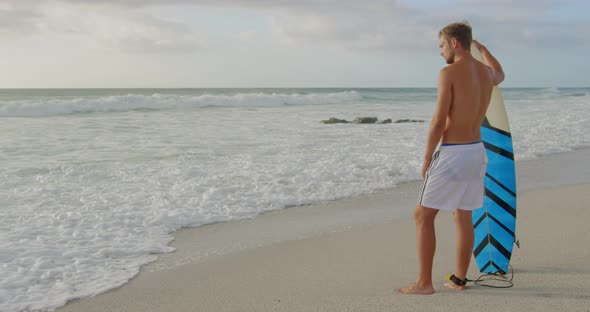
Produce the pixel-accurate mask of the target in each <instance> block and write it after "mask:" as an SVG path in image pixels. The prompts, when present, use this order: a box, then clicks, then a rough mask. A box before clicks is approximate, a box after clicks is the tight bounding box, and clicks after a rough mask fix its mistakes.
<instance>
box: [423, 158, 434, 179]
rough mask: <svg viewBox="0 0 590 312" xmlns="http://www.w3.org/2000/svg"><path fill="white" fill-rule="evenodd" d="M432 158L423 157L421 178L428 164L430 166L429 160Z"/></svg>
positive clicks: (424, 175) (424, 176)
mask: <svg viewBox="0 0 590 312" xmlns="http://www.w3.org/2000/svg"><path fill="white" fill-rule="evenodd" d="M431 161H432V158H430V157H428V158H424V163H423V164H422V179H425V178H426V171H427V170H428V166H430V162H431Z"/></svg>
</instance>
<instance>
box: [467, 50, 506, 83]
mask: <svg viewBox="0 0 590 312" xmlns="http://www.w3.org/2000/svg"><path fill="white" fill-rule="evenodd" d="M471 44H473V45H474V46H475V48H476V49H478V50H479V53H481V57H482V58H483V62H484V64H486V65H487V66H488V67H489V68H491V69H492V73H493V77H494V78H493V81H494V86H497V85H499V84H500V83H501V82H502V81H504V70H502V65H500V62H498V60H497V59H496V58H495V57H494V56H493V55H492V53H490V51H488V49H487V48H486V47H485V46H484V45H483V44H481V43H479V42H478V41H477V40H472V41H471Z"/></svg>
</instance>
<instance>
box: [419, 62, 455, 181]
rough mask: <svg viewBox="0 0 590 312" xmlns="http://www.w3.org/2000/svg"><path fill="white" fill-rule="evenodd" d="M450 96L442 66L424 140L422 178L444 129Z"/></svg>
mask: <svg viewBox="0 0 590 312" xmlns="http://www.w3.org/2000/svg"><path fill="white" fill-rule="evenodd" d="M452 96H453V84H452V83H451V79H450V77H449V73H448V71H447V70H446V68H443V69H442V70H441V71H440V73H439V75H438V99H437V101H436V108H435V110H434V115H433V116H432V121H431V122H430V129H429V130H428V139H427V140H426V151H425V153H424V163H423V164H422V177H423V178H424V176H425V175H426V170H427V169H428V166H430V162H431V161H432V154H433V153H434V150H435V149H436V146H437V145H438V142H440V139H441V137H442V135H443V133H444V131H445V126H446V123H447V116H448V115H449V110H450V109H451V101H452Z"/></svg>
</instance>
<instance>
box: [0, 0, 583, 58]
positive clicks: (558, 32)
mask: <svg viewBox="0 0 590 312" xmlns="http://www.w3.org/2000/svg"><path fill="white" fill-rule="evenodd" d="M6 3H9V4H11V5H12V6H13V8H12V9H8V10H6V9H2V8H0V19H1V20H2V21H0V30H2V29H3V30H4V31H5V32H6V31H13V32H20V33H27V32H30V31H32V30H36V31H41V30H42V31H46V32H72V33H79V34H83V35H88V36H89V37H91V38H93V39H95V40H97V42H99V43H101V44H102V45H103V46H105V47H111V48H116V49H122V50H126V51H134V52H141V51H192V50H195V49H198V48H199V47H201V46H203V45H204V44H203V43H202V42H203V41H204V40H205V36H204V35H203V34H197V33H196V32H195V31H194V30H192V29H191V28H190V27H188V26H187V25H185V24H182V23H180V22H175V21H166V20H162V19H160V18H157V17H155V16H152V15H149V14H147V13H145V11H142V8H146V7H159V6H175V5H176V6H178V5H182V6H193V7H199V6H208V7H216V8H220V7H221V8H224V7H227V8H240V9H247V10H252V11H255V12H257V13H258V14H260V15H262V16H264V17H266V19H267V21H268V25H267V26H268V29H269V33H270V34H272V36H273V38H274V39H275V40H277V41H278V42H282V43H285V44H290V45H295V46H303V45H309V44H314V45H317V44H320V45H334V46H339V47H343V48H346V49H353V50H380V51H400V50H401V51H408V50H410V51H416V50H422V49H432V48H433V47H434V48H436V46H437V42H436V40H437V34H438V30H439V29H440V28H441V27H442V26H444V25H445V24H447V23H449V22H453V21H457V20H464V19H467V20H469V21H470V22H471V23H472V25H473V26H474V32H475V35H476V37H477V38H480V39H482V40H483V41H484V42H485V43H493V44H496V45H502V46H507V47H510V48H524V47H549V48H550V47H553V46H555V42H556V40H559V42H560V44H561V45H563V46H568V47H576V46H585V45H588V42H590V35H589V34H588V31H587V29H588V28H590V27H589V26H590V25H589V24H590V23H588V22H580V21H577V22H576V21H567V20H557V19H555V18H552V17H551V15H550V14H549V13H550V12H552V11H554V10H555V9H556V8H558V7H559V6H563V5H568V6H573V7H575V6H576V5H578V4H579V3H580V2H578V1H573V0H565V1H559V2H557V1H550V0H538V1H533V0H522V1H517V2H515V3H513V2H512V1H511V0H496V1H486V0H456V1H454V2H453V1H451V2H447V3H445V5H444V6H442V5H438V6H436V7H434V5H432V6H431V7H434V8H426V7H425V6H424V5H423V4H422V6H421V7H418V6H415V4H414V2H412V1H391V0H366V1H358V0H340V1H337V0H292V1H289V0H92V1H90V0H62V1H51V0H45V1H33V0H21V1H15V0H12V1H7V2H6ZM39 3H42V4H44V5H39ZM9 6H10V5H9ZM508 7H510V9H507V8H508ZM56 8H57V10H56ZM60 10H61V11H63V12H61V13H60V12H59V11H60ZM56 12H57V13H56ZM261 35H263V34H262V33H257V34H256V36H254V35H252V34H251V33H247V32H244V33H236V34H235V36H234V38H237V39H236V40H253V39H254V38H257V37H259V36H261Z"/></svg>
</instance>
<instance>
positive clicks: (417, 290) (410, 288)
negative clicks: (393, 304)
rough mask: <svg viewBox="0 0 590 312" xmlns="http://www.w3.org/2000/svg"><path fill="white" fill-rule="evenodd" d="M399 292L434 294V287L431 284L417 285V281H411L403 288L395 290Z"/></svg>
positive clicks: (406, 293) (405, 293)
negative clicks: (427, 285) (425, 285)
mask: <svg viewBox="0 0 590 312" xmlns="http://www.w3.org/2000/svg"><path fill="white" fill-rule="evenodd" d="M397 291H398V292H399V293H400V294H404V295H431V294H434V288H432V286H429V287H424V288H423V287H419V286H418V283H412V284H410V285H409V286H407V287H405V288H400V289H398V290H397Z"/></svg>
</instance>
